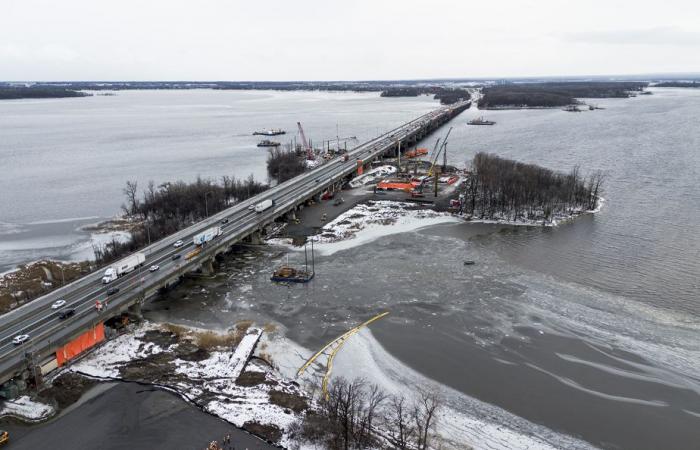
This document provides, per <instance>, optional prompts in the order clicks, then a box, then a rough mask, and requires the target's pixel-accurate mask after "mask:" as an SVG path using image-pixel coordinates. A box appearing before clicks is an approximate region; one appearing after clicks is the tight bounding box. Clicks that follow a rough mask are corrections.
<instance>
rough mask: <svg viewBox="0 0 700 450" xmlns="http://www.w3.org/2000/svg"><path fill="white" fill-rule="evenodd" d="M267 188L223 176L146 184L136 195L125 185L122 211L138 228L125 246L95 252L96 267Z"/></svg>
mask: <svg viewBox="0 0 700 450" xmlns="http://www.w3.org/2000/svg"><path fill="white" fill-rule="evenodd" d="M268 188H269V186H268V185H266V184H262V183H259V182H257V181H255V179H254V178H253V176H252V175H251V176H249V177H248V178H247V179H245V180H242V179H238V178H235V177H230V176H223V177H221V181H220V182H216V181H214V180H211V179H202V178H197V180H196V181H194V182H193V183H185V182H184V181H176V182H174V183H163V184H161V185H160V186H157V187H156V186H155V184H154V183H153V182H150V183H148V186H147V188H146V189H145V190H144V191H143V192H142V193H141V194H140V195H139V190H138V185H137V183H136V182H135V181H128V182H127V183H126V187H125V188H124V195H125V196H126V202H125V203H124V205H123V206H122V209H123V210H124V212H125V213H126V214H127V215H128V216H129V217H131V218H133V219H134V220H138V221H140V222H141V225H140V226H139V227H138V228H137V229H136V230H134V231H132V238H131V240H130V241H129V242H117V241H116V240H113V241H112V242H109V243H107V245H105V246H104V247H100V248H95V249H94V250H95V259H96V261H97V263H98V264H106V263H109V262H112V261H114V260H116V259H118V258H120V257H121V256H123V255H125V254H128V253H131V252H134V251H137V250H138V249H140V248H143V247H145V246H146V245H148V243H149V241H150V242H155V241H157V240H158V239H160V238H163V237H165V236H168V235H170V234H173V233H175V232H176V231H178V230H181V229H183V228H185V227H187V226H189V225H192V224H193V223H195V222H197V221H200V220H202V219H204V218H206V217H208V216H211V215H212V214H215V213H217V212H219V211H221V210H223V209H225V208H227V207H229V206H232V205H233V204H235V203H237V202H240V201H243V200H246V199H248V198H250V197H252V196H254V195H257V194H259V193H261V192H263V191H265V190H267V189H268Z"/></svg>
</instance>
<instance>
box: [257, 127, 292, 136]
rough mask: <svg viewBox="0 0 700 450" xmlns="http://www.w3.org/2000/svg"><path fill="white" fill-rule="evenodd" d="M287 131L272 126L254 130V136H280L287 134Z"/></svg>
mask: <svg viewBox="0 0 700 450" xmlns="http://www.w3.org/2000/svg"><path fill="white" fill-rule="evenodd" d="M286 133H287V132H286V131H284V130H282V129H280V128H272V129H271V130H262V131H255V132H253V136H279V135H280V134H286Z"/></svg>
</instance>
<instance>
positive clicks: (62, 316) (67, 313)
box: [58, 308, 75, 320]
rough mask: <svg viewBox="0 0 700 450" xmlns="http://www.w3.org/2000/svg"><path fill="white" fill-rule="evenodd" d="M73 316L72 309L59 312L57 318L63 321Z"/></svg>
mask: <svg viewBox="0 0 700 450" xmlns="http://www.w3.org/2000/svg"><path fill="white" fill-rule="evenodd" d="M74 314H75V309H73V308H69V309H64V310H63V311H61V312H60V313H59V314H58V318H59V319H61V320H65V319H67V318H69V317H70V316H72V315H74Z"/></svg>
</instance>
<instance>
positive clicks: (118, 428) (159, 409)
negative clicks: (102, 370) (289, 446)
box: [2, 383, 276, 450]
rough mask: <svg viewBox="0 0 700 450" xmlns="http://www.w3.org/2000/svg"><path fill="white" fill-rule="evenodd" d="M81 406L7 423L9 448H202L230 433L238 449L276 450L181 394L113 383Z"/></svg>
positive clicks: (66, 449)
mask: <svg viewBox="0 0 700 450" xmlns="http://www.w3.org/2000/svg"><path fill="white" fill-rule="evenodd" d="M100 388H102V389H104V387H103V386H98V387H97V388H93V389H100ZM98 392H99V391H98ZM79 406H80V407H78V408H73V409H72V410H71V411H69V412H68V413H66V414H64V415H62V416H59V417H58V418H56V419H54V420H51V421H49V422H46V423H43V424H38V425H22V424H18V423H16V422H14V423H11V422H9V421H8V422H7V423H3V424H2V428H4V429H6V430H7V431H9V433H10V442H9V446H8V449H16V450H23V449H32V450H36V449H41V448H51V449H53V450H75V449H81V448H94V449H102V450H117V449H125V448H128V449H131V450H151V449H199V448H206V447H207V446H208V445H209V443H210V442H212V441H215V440H216V441H219V442H221V441H222V440H223V438H224V436H227V435H230V436H231V442H232V444H233V446H234V448H236V449H238V448H240V449H243V448H247V449H250V450H254V449H255V450H258V449H261V450H268V449H274V448H276V447H273V446H271V445H269V444H267V443H265V442H263V441H262V440H260V439H258V438H256V437H254V436H252V435H250V434H248V433H246V432H244V431H242V430H240V429H238V428H236V427H235V426H233V425H231V424H229V423H227V422H224V421H223V420H220V419H218V418H216V417H214V416H212V415H210V414H207V413H205V412H203V411H201V410H200V409H198V408H197V407H195V406H193V405H190V404H189V403H187V402H186V401H184V400H182V399H181V398H180V397H178V396H177V395H176V394H173V393H170V392H166V391H163V390H160V389H156V388H152V387H148V386H141V385H138V384H135V383H114V384H113V386H112V387H110V388H108V389H107V390H106V391H104V392H102V393H100V394H97V395H96V396H95V397H94V398H91V399H90V400H88V401H85V402H83V403H82V404H80V405H79Z"/></svg>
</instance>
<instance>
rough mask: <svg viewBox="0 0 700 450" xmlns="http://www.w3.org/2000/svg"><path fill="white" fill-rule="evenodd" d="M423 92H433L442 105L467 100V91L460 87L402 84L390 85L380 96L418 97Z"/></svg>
mask: <svg viewBox="0 0 700 450" xmlns="http://www.w3.org/2000/svg"><path fill="white" fill-rule="evenodd" d="M423 94H433V95H434V97H433V98H434V99H435V100H440V103H441V104H443V105H451V104H452V103H457V102H458V101H461V100H469V99H470V98H471V96H470V95H469V91H467V90H466V89H460V88H445V87H441V86H402V87H390V88H388V89H385V90H383V91H382V93H381V94H380V95H381V96H382V97H418V96H419V95H423Z"/></svg>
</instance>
